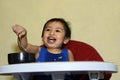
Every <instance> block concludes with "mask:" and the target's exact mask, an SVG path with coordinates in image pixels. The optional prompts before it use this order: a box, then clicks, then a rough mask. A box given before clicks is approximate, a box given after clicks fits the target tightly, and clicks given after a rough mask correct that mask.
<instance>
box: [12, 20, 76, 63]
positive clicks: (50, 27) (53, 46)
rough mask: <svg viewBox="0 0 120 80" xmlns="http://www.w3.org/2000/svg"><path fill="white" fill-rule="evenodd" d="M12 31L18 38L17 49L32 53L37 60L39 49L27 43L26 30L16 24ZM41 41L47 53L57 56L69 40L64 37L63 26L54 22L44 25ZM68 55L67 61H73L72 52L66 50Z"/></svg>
mask: <svg viewBox="0 0 120 80" xmlns="http://www.w3.org/2000/svg"><path fill="white" fill-rule="evenodd" d="M12 29H13V31H14V32H15V33H16V35H17V37H18V46H19V48H20V49H21V50H22V51H25V52H29V53H34V54H35V56H36V59H37V58H38V56H39V52H40V49H41V48H40V46H37V45H32V44H30V43H28V40H27V31H26V29H25V28H24V27H22V26H20V25H17V24H16V25H13V27H12ZM42 40H43V43H44V45H45V46H46V48H47V50H48V51H49V52H51V53H53V54H59V53H61V47H62V44H67V43H68V41H69V38H66V37H65V30H64V26H63V25H62V24H61V23H60V22H56V21H54V22H50V23H48V24H47V25H46V28H45V30H44V34H43V37H42ZM68 53H69V61H73V60H74V58H73V55H72V52H71V51H70V50H68Z"/></svg>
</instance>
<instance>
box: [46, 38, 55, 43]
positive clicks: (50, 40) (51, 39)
mask: <svg viewBox="0 0 120 80" xmlns="http://www.w3.org/2000/svg"><path fill="white" fill-rule="evenodd" d="M47 41H48V43H54V42H55V41H56V38H55V37H48V38H47Z"/></svg>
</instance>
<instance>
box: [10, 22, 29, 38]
mask: <svg viewBox="0 0 120 80" xmlns="http://www.w3.org/2000/svg"><path fill="white" fill-rule="evenodd" d="M12 30H13V31H14V32H15V33H16V35H17V36H18V38H20V39H21V38H22V37H24V36H26V34H27V31H26V29H25V28H24V27H22V26H20V25H17V24H16V25H13V26H12Z"/></svg>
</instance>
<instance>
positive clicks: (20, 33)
mask: <svg viewBox="0 0 120 80" xmlns="http://www.w3.org/2000/svg"><path fill="white" fill-rule="evenodd" d="M12 29H13V31H14V32H15V33H16V35H17V37H18V46H19V48H20V49H21V50H22V51H24V52H28V53H35V54H37V53H39V49H40V47H39V46H36V45H32V44H29V43H28V40H27V30H26V29H25V28H24V27H22V26H20V25H14V26H13V27H12Z"/></svg>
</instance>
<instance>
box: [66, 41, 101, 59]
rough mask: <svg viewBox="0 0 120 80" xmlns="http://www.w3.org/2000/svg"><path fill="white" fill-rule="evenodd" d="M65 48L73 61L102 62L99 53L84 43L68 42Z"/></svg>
mask: <svg viewBox="0 0 120 80" xmlns="http://www.w3.org/2000/svg"><path fill="white" fill-rule="evenodd" d="M65 47H66V48H68V49H70V50H71V51H72V53H73V55H74V59H75V61H103V59H102V57H101V56H100V55H99V53H98V52H97V51H96V50H95V49H94V48H93V47H92V46H90V45H88V44H86V43H84V42H80V41H74V40H70V41H69V43H68V44H67V45H65Z"/></svg>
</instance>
